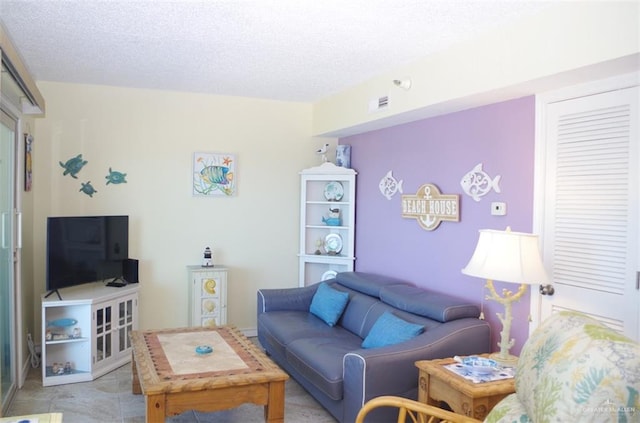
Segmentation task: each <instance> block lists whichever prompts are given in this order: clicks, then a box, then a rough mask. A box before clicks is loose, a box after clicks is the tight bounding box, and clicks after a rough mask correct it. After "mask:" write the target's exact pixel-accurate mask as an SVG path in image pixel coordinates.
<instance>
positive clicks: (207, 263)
mask: <svg viewBox="0 0 640 423" xmlns="http://www.w3.org/2000/svg"><path fill="white" fill-rule="evenodd" d="M202 267H213V259H212V258H211V248H209V247H207V248H205V249H204V259H203V260H202Z"/></svg>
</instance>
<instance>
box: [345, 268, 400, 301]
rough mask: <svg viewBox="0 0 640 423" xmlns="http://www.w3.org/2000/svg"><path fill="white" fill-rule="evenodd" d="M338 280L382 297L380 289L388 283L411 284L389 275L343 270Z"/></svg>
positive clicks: (349, 286)
mask: <svg viewBox="0 0 640 423" xmlns="http://www.w3.org/2000/svg"><path fill="white" fill-rule="evenodd" d="M335 279H336V281H337V282H338V283H339V284H340V285H342V286H346V287H347V288H351V289H353V290H355V291H358V292H362V293H363V294H367V295H371V296H373V297H376V298H380V289H381V288H382V287H383V286H388V285H409V286H411V284H410V283H408V282H406V281H403V280H400V279H396V278H391V277H389V276H382V275H375V274H373V273H365V272H341V273H338V274H337V275H336V278H335Z"/></svg>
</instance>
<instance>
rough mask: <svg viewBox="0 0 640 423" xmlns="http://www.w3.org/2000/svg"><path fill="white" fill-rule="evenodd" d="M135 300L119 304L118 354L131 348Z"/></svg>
mask: <svg viewBox="0 0 640 423" xmlns="http://www.w3.org/2000/svg"><path fill="white" fill-rule="evenodd" d="M133 307H134V300H133V299H131V298H130V299H127V300H125V301H122V302H120V303H119V304H118V332H119V333H118V335H119V336H118V338H119V340H118V343H119V345H118V352H123V351H125V350H127V349H129V348H131V339H130V338H129V334H130V333H131V331H132V330H133Z"/></svg>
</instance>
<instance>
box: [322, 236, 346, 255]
mask: <svg viewBox="0 0 640 423" xmlns="http://www.w3.org/2000/svg"><path fill="white" fill-rule="evenodd" d="M324 250H325V251H326V252H327V254H329V255H336V254H338V253H339V252H340V251H342V238H341V237H340V235H338V234H329V235H327V236H326V237H325V238H324Z"/></svg>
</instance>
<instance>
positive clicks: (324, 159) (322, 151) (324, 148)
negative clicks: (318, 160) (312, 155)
mask: <svg viewBox="0 0 640 423" xmlns="http://www.w3.org/2000/svg"><path fill="white" fill-rule="evenodd" d="M328 148H329V144H328V143H327V144H324V145H323V146H322V147H320V148H319V149H317V150H316V154H318V155H320V156H322V163H326V162H327V149H328Z"/></svg>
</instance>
